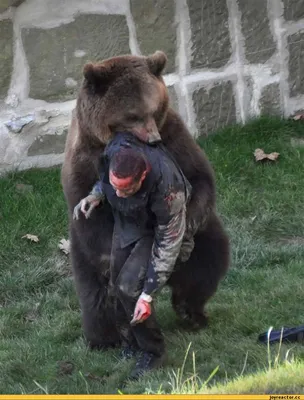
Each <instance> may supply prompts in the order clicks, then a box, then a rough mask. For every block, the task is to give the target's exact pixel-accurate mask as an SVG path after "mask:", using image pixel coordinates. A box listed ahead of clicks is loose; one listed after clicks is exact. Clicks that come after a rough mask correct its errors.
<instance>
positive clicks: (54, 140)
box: [27, 129, 68, 156]
mask: <svg viewBox="0 0 304 400" xmlns="http://www.w3.org/2000/svg"><path fill="white" fill-rule="evenodd" d="M67 132H68V131H67V129H66V130H65V131H64V133H63V134H62V135H44V136H38V137H36V139H35V140H34V142H33V143H32V145H31V146H30V148H29V149H28V152H27V155H28V156H41V155H45V154H61V153H63V152H64V147H65V142H66V137H67Z"/></svg>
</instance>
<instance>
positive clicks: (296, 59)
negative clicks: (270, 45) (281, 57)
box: [288, 32, 304, 96]
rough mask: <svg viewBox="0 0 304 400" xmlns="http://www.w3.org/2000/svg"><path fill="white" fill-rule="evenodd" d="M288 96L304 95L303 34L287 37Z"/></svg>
mask: <svg viewBox="0 0 304 400" xmlns="http://www.w3.org/2000/svg"><path fill="white" fill-rule="evenodd" d="M288 50H289V91H290V96H297V95H300V94H304V69H303V65H304V64H303V63H304V32H301V33H300V32H299V33H295V34H294V35H290V36H289V37H288Z"/></svg>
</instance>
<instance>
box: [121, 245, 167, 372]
mask: <svg viewBox="0 0 304 400" xmlns="http://www.w3.org/2000/svg"><path fill="white" fill-rule="evenodd" d="M152 244H153V237H144V238H142V239H140V240H139V241H138V242H137V243H136V244H135V246H134V247H133V249H132V251H131V253H130V255H129V257H128V258H127V260H126V262H125V263H124V265H123V268H122V269H121V271H120V273H119V275H118V277H117V279H116V282H115V287H116V291H117V292H116V293H117V297H118V299H119V300H120V302H121V304H122V306H123V308H124V311H125V318H126V319H125V322H126V323H127V324H128V327H129V329H130V330H131V332H132V333H133V335H134V337H135V339H136V342H137V345H138V347H139V349H140V350H141V354H140V357H139V359H138V362H137V364H136V368H135V370H134V371H133V374H132V378H137V377H138V376H139V375H140V374H142V373H143V372H145V371H146V370H148V369H151V368H154V367H158V366H160V365H161V364H162V363H163V361H164V356H165V343H164V338H163V335H162V332H161V330H160V328H159V326H158V323H157V321H156V318H155V312H154V309H153V307H152V314H151V315H150V317H149V318H148V319H146V320H145V321H144V322H141V323H139V324H137V325H135V326H133V327H131V326H130V321H131V319H132V315H133V312H134V309H135V305H136V302H137V300H138V298H139V296H140V294H141V292H142V289H143V285H144V280H145V278H146V273H147V268H148V263H149V260H150V257H151V250H152Z"/></svg>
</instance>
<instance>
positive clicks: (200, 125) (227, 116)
mask: <svg viewBox="0 0 304 400" xmlns="http://www.w3.org/2000/svg"><path fill="white" fill-rule="evenodd" d="M193 102H194V109H195V112H196V116H197V118H196V123H197V129H198V134H199V135H205V136H208V135H209V134H211V133H213V132H215V131H216V130H218V129H219V128H222V127H224V126H226V125H230V124H233V123H235V122H236V110H235V100H234V93H233V85H232V82H222V83H218V84H216V85H215V86H213V87H212V88H211V89H209V90H207V89H205V88H201V89H198V90H196V91H194V92H193Z"/></svg>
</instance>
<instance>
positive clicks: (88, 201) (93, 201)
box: [73, 194, 101, 220]
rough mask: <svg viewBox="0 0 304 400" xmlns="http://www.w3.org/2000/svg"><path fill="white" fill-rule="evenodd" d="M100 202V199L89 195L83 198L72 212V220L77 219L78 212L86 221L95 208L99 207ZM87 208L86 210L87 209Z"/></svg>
mask: <svg viewBox="0 0 304 400" xmlns="http://www.w3.org/2000/svg"><path fill="white" fill-rule="evenodd" d="M100 202H101V198H100V197H97V196H95V195H93V194H89V196H87V197H85V198H84V199H82V200H80V202H79V203H78V204H77V206H76V207H75V208H74V212H73V219H76V220H77V219H79V217H80V212H82V214H83V215H84V216H85V217H86V219H88V218H89V217H90V215H91V213H92V211H93V210H94V208H95V207H97V206H98V205H99V203H100ZM87 208H88V209H87Z"/></svg>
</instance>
